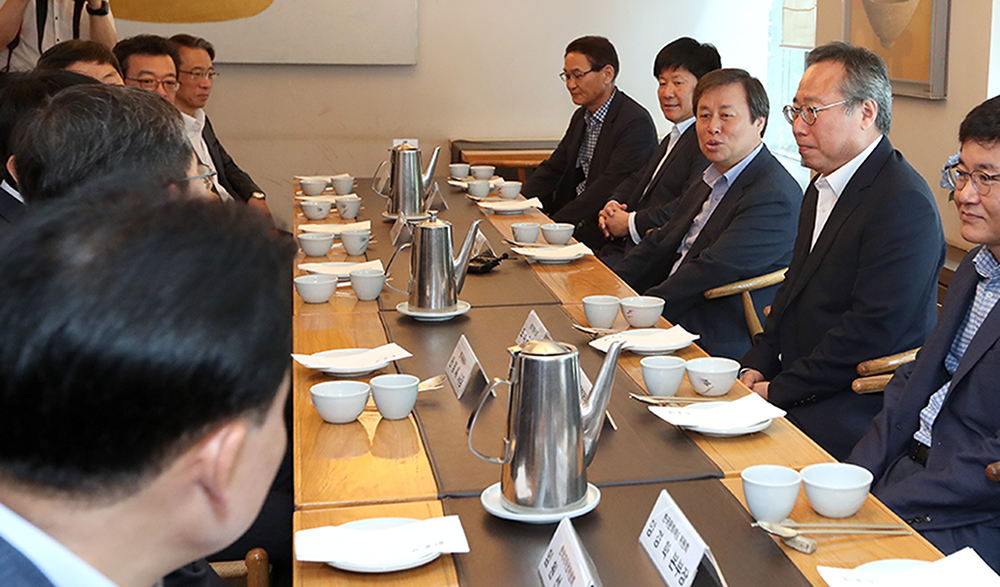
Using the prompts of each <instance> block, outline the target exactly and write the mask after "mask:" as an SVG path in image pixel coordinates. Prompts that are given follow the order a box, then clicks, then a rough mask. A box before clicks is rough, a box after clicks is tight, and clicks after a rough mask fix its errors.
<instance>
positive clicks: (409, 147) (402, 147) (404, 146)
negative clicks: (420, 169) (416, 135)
mask: <svg viewBox="0 0 1000 587" xmlns="http://www.w3.org/2000/svg"><path fill="white" fill-rule="evenodd" d="M392 150H393V151H419V150H420V149H418V148H416V147H414V146H413V145H411V144H410V143H401V144H399V145H396V146H395V147H393V148H392Z"/></svg>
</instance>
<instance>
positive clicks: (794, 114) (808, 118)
mask: <svg viewBox="0 0 1000 587" xmlns="http://www.w3.org/2000/svg"><path fill="white" fill-rule="evenodd" d="M848 102H850V100H841V101H840V102H834V103H833V104H827V105H826V106H820V107H819V108H817V107H815V106H809V105H806V106H803V107H802V108H796V107H795V106H792V105H791V104H789V105H788V106H785V107H784V108H782V109H781V112H782V113H783V114H784V115H785V120H787V121H788V124H795V119H796V118H798V117H799V116H801V117H802V120H803V122H805V123H806V124H808V125H809V126H812V125H814V124H816V115H817V114H819V113H820V112H822V111H824V110H826V109H827V108H833V107H834V106H840V105H841V104H847V103H848Z"/></svg>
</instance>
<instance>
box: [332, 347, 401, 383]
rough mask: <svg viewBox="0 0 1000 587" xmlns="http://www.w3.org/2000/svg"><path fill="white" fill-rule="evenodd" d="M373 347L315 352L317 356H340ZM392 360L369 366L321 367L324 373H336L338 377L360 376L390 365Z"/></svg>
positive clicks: (354, 353) (358, 352)
mask: <svg viewBox="0 0 1000 587" xmlns="http://www.w3.org/2000/svg"><path fill="white" fill-rule="evenodd" d="M370 350H371V349H334V350H332V351H323V352H321V353H315V356H317V357H338V356H344V355H357V354H360V353H363V352H366V351H370ZM390 363H392V361H387V362H385V363H379V364H377V365H369V366H367V367H360V368H358V367H351V368H342V369H336V368H334V369H320V371H322V372H323V373H326V374H328V375H334V376H336V377H360V376H361V375H367V374H369V373H371V372H373V371H378V370H379V369H382V368H383V367H388V366H389V364H390Z"/></svg>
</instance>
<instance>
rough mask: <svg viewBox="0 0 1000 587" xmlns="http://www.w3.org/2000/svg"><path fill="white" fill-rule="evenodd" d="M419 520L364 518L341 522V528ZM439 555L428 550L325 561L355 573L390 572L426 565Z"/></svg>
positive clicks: (375, 527)
mask: <svg viewBox="0 0 1000 587" xmlns="http://www.w3.org/2000/svg"><path fill="white" fill-rule="evenodd" d="M419 521H420V520H412V519H410V518H369V519H366V520H355V521H353V522H348V523H346V524H341V528H351V529H354V530H375V529H381V528H390V527H395V526H405V525H406V524H413V523H414V522H419ZM439 556H441V553H440V552H430V553H426V554H423V555H420V556H416V555H414V554H411V553H407V554H406V555H404V556H397V557H384V558H381V559H380V560H366V561H345V560H339V561H327V563H326V564H328V565H330V566H331V567H334V568H337V569H342V570H345V571H352V572H355V573H391V572H393V571H404V570H406V569H413V568H416V567H419V566H422V565H426V564H427V563H429V562H431V561H432V560H434V559H436V558H438V557H439Z"/></svg>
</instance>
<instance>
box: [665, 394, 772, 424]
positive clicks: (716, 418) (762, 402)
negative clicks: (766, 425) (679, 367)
mask: <svg viewBox="0 0 1000 587" xmlns="http://www.w3.org/2000/svg"><path fill="white" fill-rule="evenodd" d="M649 411H650V412H653V413H654V414H656V416H657V417H658V418H660V419H661V420H665V421H667V422H669V423H671V424H673V425H674V426H678V427H681V428H711V429H715V430H734V429H737V428H747V427H748V426H753V425H754V424H757V423H760V422H763V421H764V420H773V419H774V418H781V417H783V416H784V415H785V411H784V410H782V409H781V408H779V407H777V406H775V405H774V404H771V403H769V402H768V401H767V400H766V399H764V398H762V397H760V396H759V395H757V394H756V393H751V394H750V395H746V396H743V397H741V398H740V399H738V400H735V401H731V402H725V401H723V402H720V403H719V404H717V405H699V406H697V407H696V408H695V409H692V408H691V407H685V408H675V407H670V406H649Z"/></svg>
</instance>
